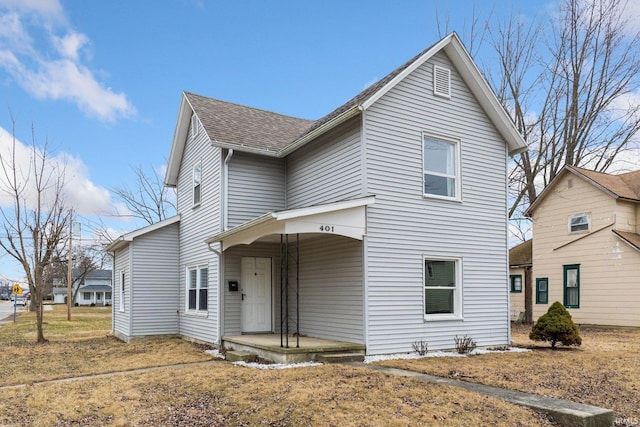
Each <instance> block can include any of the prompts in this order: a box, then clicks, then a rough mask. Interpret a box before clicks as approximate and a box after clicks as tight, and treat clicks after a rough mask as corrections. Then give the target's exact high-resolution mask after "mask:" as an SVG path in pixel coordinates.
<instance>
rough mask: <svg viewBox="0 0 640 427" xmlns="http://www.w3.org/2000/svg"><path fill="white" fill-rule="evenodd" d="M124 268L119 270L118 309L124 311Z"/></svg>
mask: <svg viewBox="0 0 640 427" xmlns="http://www.w3.org/2000/svg"><path fill="white" fill-rule="evenodd" d="M124 279H125V276H124V270H120V311H121V312H123V313H124V297H125V288H124Z"/></svg>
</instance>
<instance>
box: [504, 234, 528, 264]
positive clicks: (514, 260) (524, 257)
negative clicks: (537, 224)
mask: <svg viewBox="0 0 640 427" xmlns="http://www.w3.org/2000/svg"><path fill="white" fill-rule="evenodd" d="M532 251H533V239H529V240H525V241H524V242H522V243H520V244H519V245H516V246H514V247H512V248H511V249H509V267H525V266H530V265H532V257H531V254H532Z"/></svg>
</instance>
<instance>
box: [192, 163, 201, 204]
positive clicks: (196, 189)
mask: <svg viewBox="0 0 640 427" xmlns="http://www.w3.org/2000/svg"><path fill="white" fill-rule="evenodd" d="M201 186H202V163H198V164H197V165H195V166H194V167H193V205H194V206H197V205H199V204H200V198H201Z"/></svg>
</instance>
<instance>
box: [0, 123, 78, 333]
mask: <svg viewBox="0 0 640 427" xmlns="http://www.w3.org/2000/svg"><path fill="white" fill-rule="evenodd" d="M12 136H13V138H12V147H11V149H10V150H9V154H7V153H2V152H0V173H2V176H1V178H0V191H1V192H2V193H3V194H4V195H5V196H6V197H7V199H9V200H10V202H9V204H10V206H8V207H6V206H3V205H0V215H1V217H2V220H3V224H2V230H3V232H4V234H3V236H1V237H0V247H2V248H3V249H4V250H5V251H6V253H7V254H9V255H10V256H11V257H13V258H14V259H15V260H16V261H18V262H19V263H20V265H21V266H22V268H23V269H24V273H25V276H26V279H27V283H28V285H29V289H30V291H31V296H32V299H33V304H34V306H35V311H36V325H37V342H38V343H43V342H46V339H45V337H44V333H43V329H42V318H43V310H42V300H43V297H44V296H45V290H46V284H45V274H44V271H45V268H46V267H47V266H48V265H49V264H50V263H51V262H52V261H53V259H54V257H55V256H56V254H57V252H58V249H59V247H60V246H61V245H62V246H64V244H65V241H66V240H67V238H68V234H67V233H66V229H67V225H68V223H69V220H70V216H69V210H68V209H67V207H66V206H65V204H64V200H63V198H62V195H63V193H62V191H63V186H64V168H63V167H61V166H59V165H57V164H55V163H53V162H51V161H50V159H49V153H48V152H47V147H46V145H45V147H44V148H38V147H37V146H36V138H35V132H34V131H33V129H32V145H31V147H30V149H29V162H28V164H26V165H22V164H20V162H19V160H18V156H17V150H18V144H17V142H16V137H15V121H14V120H13V119H12Z"/></svg>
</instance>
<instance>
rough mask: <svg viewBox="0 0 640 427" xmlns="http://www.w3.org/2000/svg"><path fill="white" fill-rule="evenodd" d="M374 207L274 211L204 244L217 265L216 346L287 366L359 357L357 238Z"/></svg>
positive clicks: (359, 203) (357, 203)
mask: <svg viewBox="0 0 640 427" xmlns="http://www.w3.org/2000/svg"><path fill="white" fill-rule="evenodd" d="M373 202H374V198H373V197H367V198H362V199H355V200H348V201H343V202H336V203H331V204H326V205H318V206H313V207H308V208H301V209H294V210H289V211H280V212H273V213H269V214H266V215H263V216H261V217H259V218H256V219H254V220H252V221H249V222H247V223H244V224H241V225H239V226H237V227H234V228H232V229H230V230H228V231H226V232H223V233H220V234H219V235H217V236H214V237H212V238H210V239H208V240H207V243H208V244H209V245H210V247H211V246H212V245H213V244H216V243H219V245H220V247H219V249H218V248H217V247H215V248H213V247H212V250H216V251H217V252H218V253H219V255H220V257H221V261H222V266H223V275H222V276H221V283H220V285H221V307H220V309H221V328H220V333H221V343H222V345H223V346H224V347H225V348H233V349H234V350H241V351H246V352H250V353H252V354H256V355H258V356H260V357H263V358H265V359H269V360H273V361H280V362H286V363H289V362H292V361H307V360H314V359H316V358H318V357H323V356H321V355H326V354H340V353H350V354H359V355H360V357H362V356H363V355H364V353H365V350H366V349H365V345H364V343H365V334H364V329H365V328H364V273H363V271H364V269H363V244H362V240H363V238H364V236H365V234H366V206H367V205H368V204H371V203H373ZM216 246H217V245H216Z"/></svg>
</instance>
